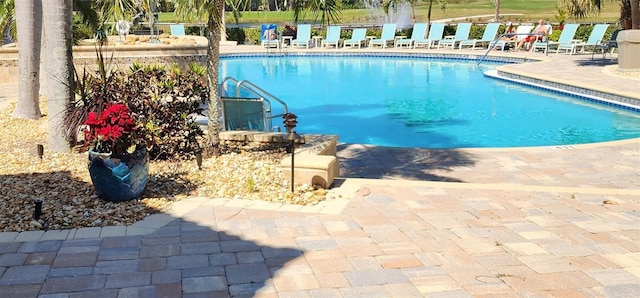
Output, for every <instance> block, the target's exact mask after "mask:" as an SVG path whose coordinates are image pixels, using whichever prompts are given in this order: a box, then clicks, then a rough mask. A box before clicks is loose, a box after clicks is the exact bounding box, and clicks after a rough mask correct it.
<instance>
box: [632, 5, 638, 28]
mask: <svg viewBox="0 0 640 298" xmlns="http://www.w3.org/2000/svg"><path fill="white" fill-rule="evenodd" d="M631 29H640V1H638V0H631Z"/></svg>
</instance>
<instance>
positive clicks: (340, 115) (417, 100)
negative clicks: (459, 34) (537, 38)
mask: <svg viewBox="0 0 640 298" xmlns="http://www.w3.org/2000/svg"><path fill="white" fill-rule="evenodd" d="M497 65H498V64H489V63H483V64H481V65H480V66H478V65H477V64H476V63H475V61H470V60H442V59H414V58H411V57H407V56H382V57H376V56H331V55H330V56H322V55H308V56H304V55H292V56H255V55H254V56H235V57H223V58H222V59H221V60H220V77H221V78H224V77H228V76H231V77H235V78H238V79H242V80H248V81H250V82H252V83H254V84H256V85H258V86H260V87H261V88H263V89H264V90H266V91H267V92H269V93H271V94H273V95H275V96H277V97H278V98H280V99H282V100H283V101H285V102H286V103H287V105H288V106H289V111H290V112H292V113H294V114H296V115H297V116H298V126H297V127H296V131H297V132H298V133H301V134H305V133H314V134H315V133H317V134H336V135H338V136H339V137H340V142H345V143H358V144H373V145H380V146H391V147H422V148H473V147H522V146H544V145H568V144H581V143H593V142H602V141H611V140H620V139H628V138H634V137H640V113H636V112H633V111H626V110H623V109H616V108H612V107H608V106H604V105H598V104H594V103H590V102H587V101H584V100H581V99H579V98H576V97H572V96H569V95H563V94H560V93H557V92H551V91H544V90H541V89H536V88H531V87H526V86H522V85H517V84H512V83H507V82H504V81H501V80H496V79H492V78H489V77H486V76H485V75H483V72H485V71H487V70H491V69H494V68H495V67H496V66H497ZM275 107H276V105H274V108H275ZM274 112H275V113H277V112H278V111H277V109H274ZM278 120H279V119H275V121H274V124H275V125H279V124H280V121H278Z"/></svg>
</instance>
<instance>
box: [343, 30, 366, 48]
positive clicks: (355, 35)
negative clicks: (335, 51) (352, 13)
mask: <svg viewBox="0 0 640 298" xmlns="http://www.w3.org/2000/svg"><path fill="white" fill-rule="evenodd" d="M366 40H367V29H365V28H355V29H353V32H352V33H351V38H349V39H347V40H345V41H344V42H343V43H342V45H343V46H344V47H351V48H353V47H357V48H358V49H359V48H361V47H362V45H363V44H364V43H365V41H366Z"/></svg>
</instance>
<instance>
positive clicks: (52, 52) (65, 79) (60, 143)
mask: <svg viewBox="0 0 640 298" xmlns="http://www.w3.org/2000/svg"><path fill="white" fill-rule="evenodd" d="M42 10H43V15H44V27H45V28H46V29H45V33H44V35H45V36H44V45H45V53H46V59H45V63H46V67H45V69H46V90H47V117H48V118H49V119H48V121H47V123H48V124H49V127H48V134H47V144H48V146H49V150H51V151H55V152H69V151H70V146H69V142H68V141H67V139H66V134H65V127H64V125H63V121H64V118H65V112H66V108H67V104H68V103H69V102H70V100H71V98H72V96H73V92H72V90H71V87H72V86H73V84H74V80H73V57H72V55H73V54H72V50H71V47H72V42H73V38H72V36H71V30H72V29H71V14H72V10H73V6H72V0H46V1H43V7H42Z"/></svg>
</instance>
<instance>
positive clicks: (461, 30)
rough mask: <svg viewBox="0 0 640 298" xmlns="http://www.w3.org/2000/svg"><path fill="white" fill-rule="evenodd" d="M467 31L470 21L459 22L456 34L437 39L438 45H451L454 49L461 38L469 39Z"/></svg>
mask: <svg viewBox="0 0 640 298" xmlns="http://www.w3.org/2000/svg"><path fill="white" fill-rule="evenodd" d="M469 31H471V23H460V24H458V27H457V28H456V34H455V35H454V36H453V37H452V38H448V37H445V38H444V39H441V40H440V41H438V46H439V47H451V49H455V48H456V45H458V43H460V42H461V41H463V40H468V39H469Z"/></svg>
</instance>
